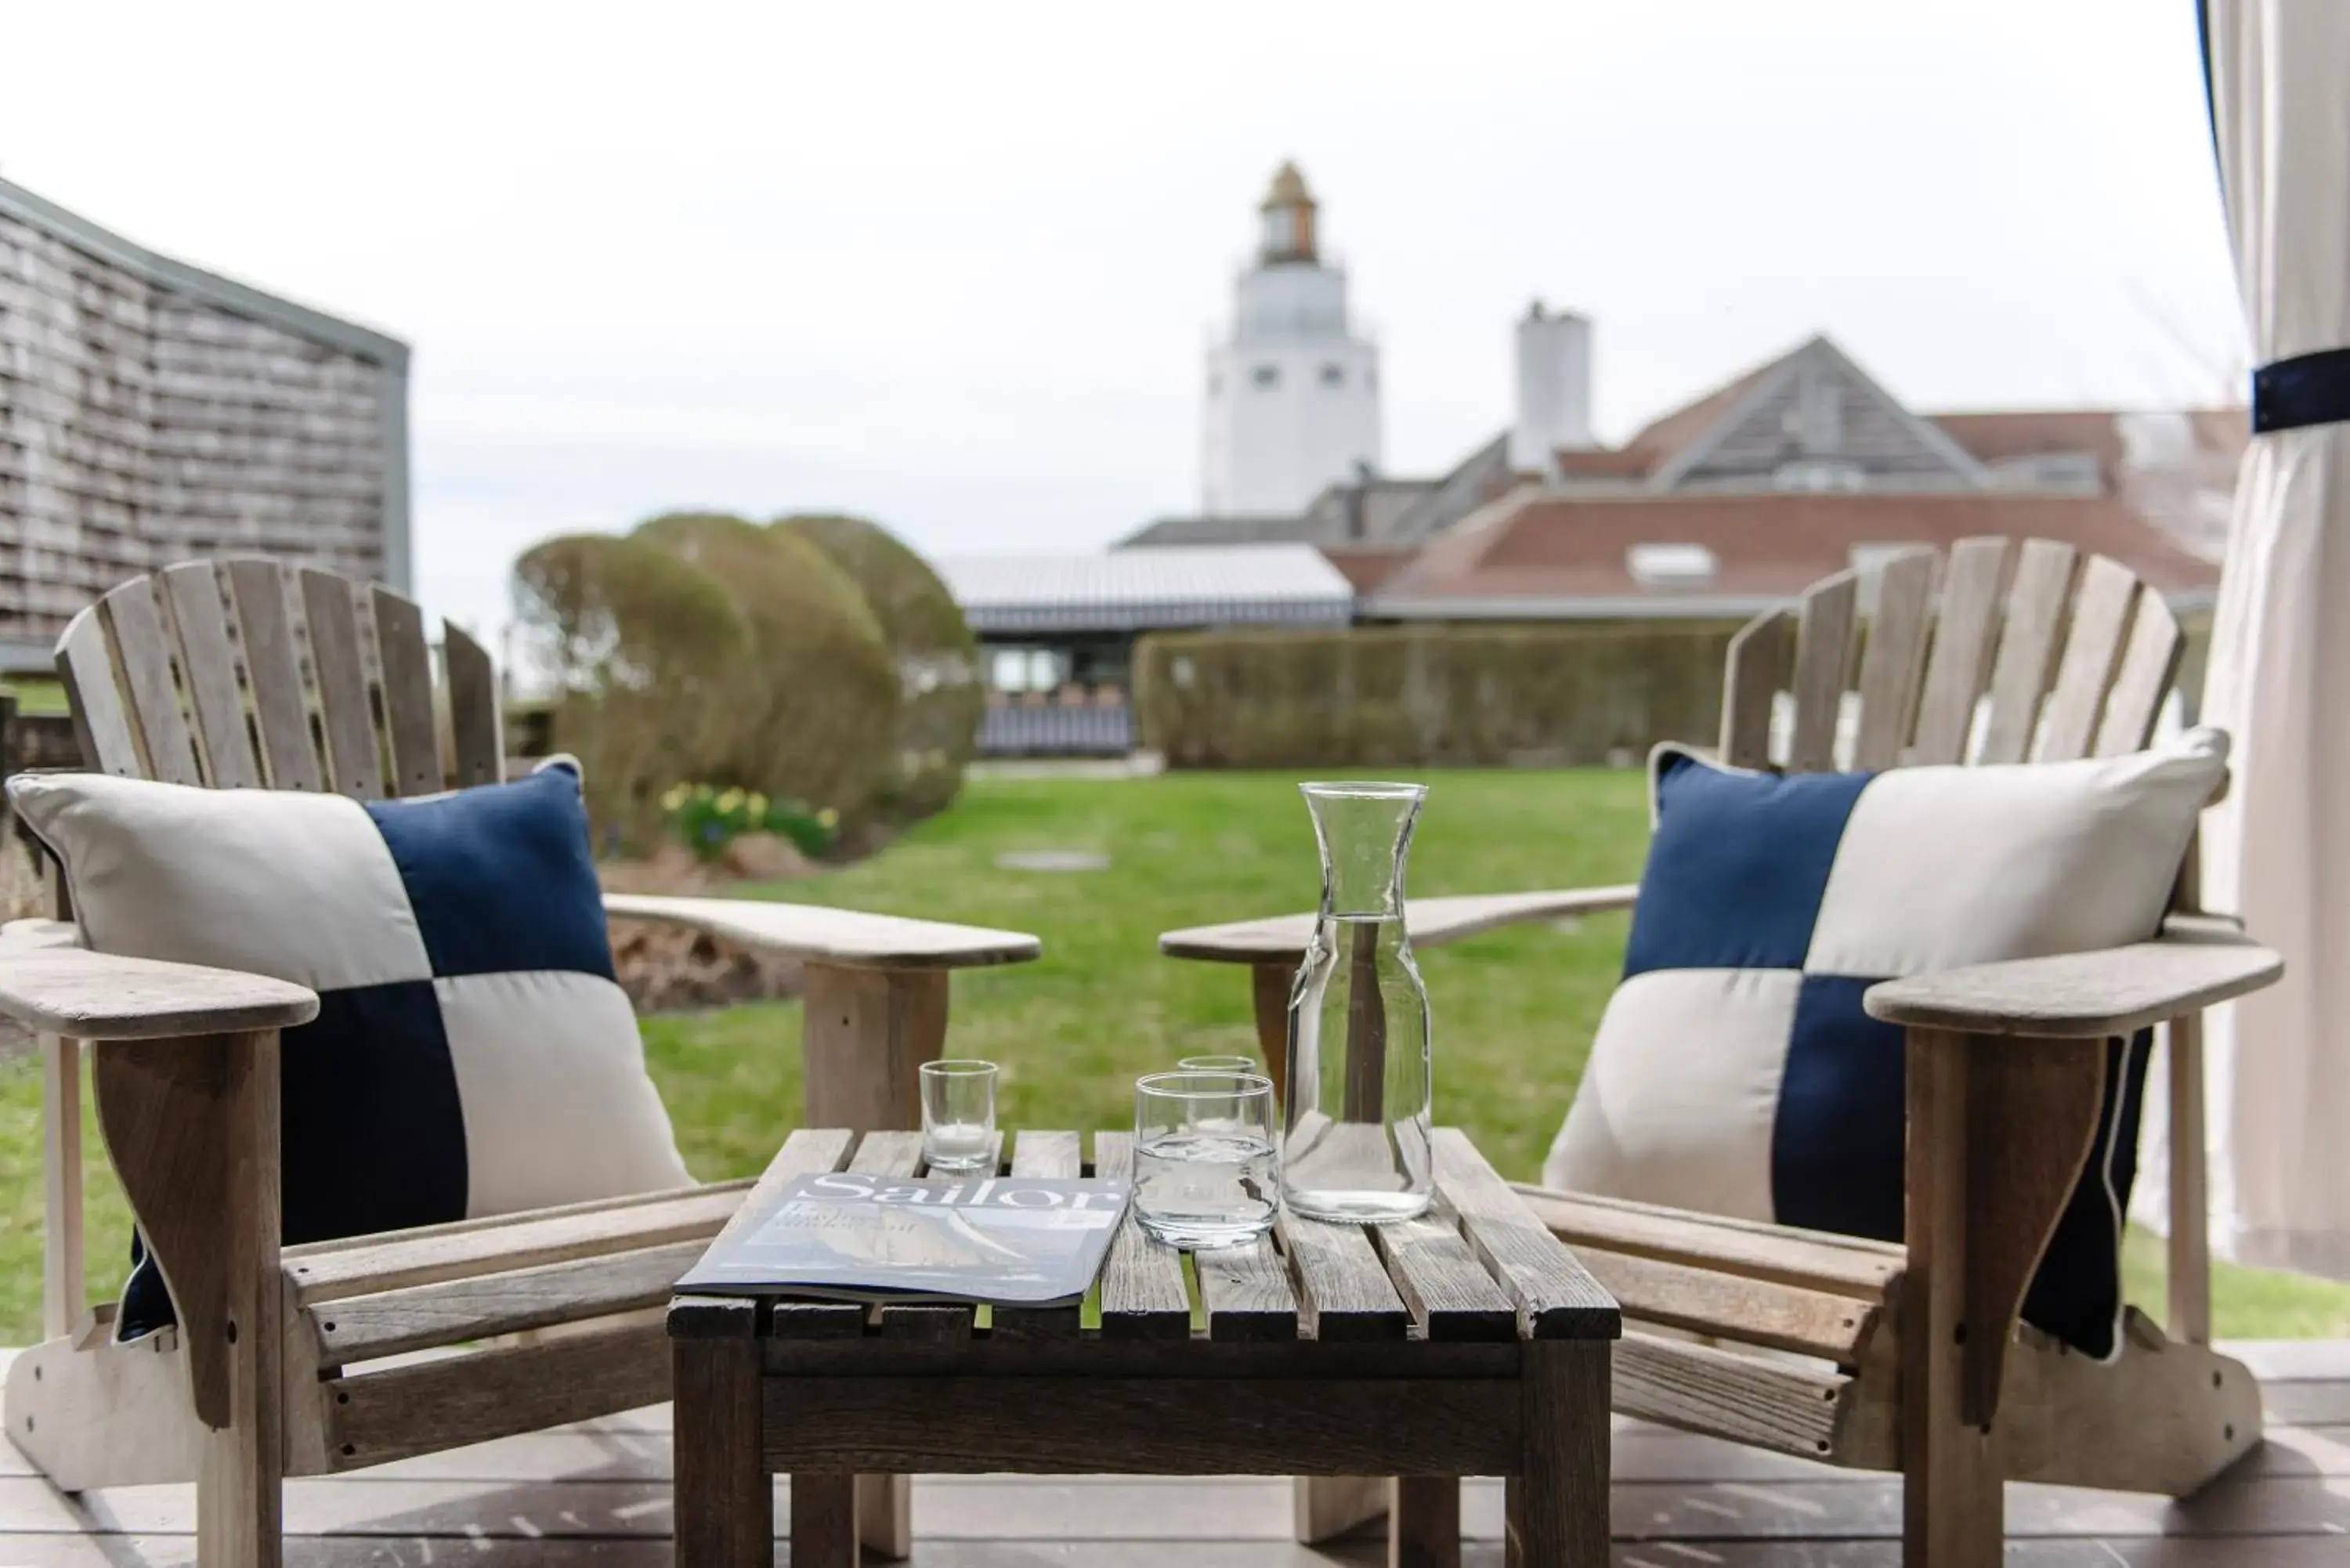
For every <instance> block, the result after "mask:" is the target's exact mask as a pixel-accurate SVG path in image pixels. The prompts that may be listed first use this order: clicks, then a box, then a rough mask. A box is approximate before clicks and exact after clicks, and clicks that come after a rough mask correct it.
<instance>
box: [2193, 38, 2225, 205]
mask: <svg viewBox="0 0 2350 1568" xmlns="http://www.w3.org/2000/svg"><path fill="white" fill-rule="evenodd" d="M2195 42H2196V43H2197V44H2198V45H2199V46H2200V47H2201V48H2202V51H2203V123H2204V124H2206V125H2208V126H2210V128H2211V167H2212V168H2213V169H2214V170H2216V171H2218V172H2219V176H2220V193H2221V195H2222V196H2223V197H2224V196H2225V195H2226V193H2227V188H2228V166H2227V165H2226V164H2225V163H2223V162H2221V161H2220V95H2219V94H2218V93H2217V92H2216V91H2215V90H2213V88H2212V86H2211V0H2195Z"/></svg>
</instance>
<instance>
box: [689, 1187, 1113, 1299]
mask: <svg viewBox="0 0 2350 1568" xmlns="http://www.w3.org/2000/svg"><path fill="white" fill-rule="evenodd" d="M1127 1192H1128V1184H1127V1183H1126V1182H1124V1181H1112V1180H1107V1179H1087V1180H1074V1179H1072V1180H1044V1179H1027V1178H1023V1177H997V1176H980V1175H974V1176H967V1177H961V1178H943V1177H930V1178H924V1179H915V1178H913V1177H903V1176H870V1175H867V1174H865V1173H863V1172H861V1171H854V1170H831V1171H824V1172H820V1173H818V1174H816V1175H809V1176H799V1177H795V1178H794V1179H792V1181H791V1183H790V1184H789V1185H788V1186H786V1187H785V1188H784V1189H782V1190H781V1191H779V1192H776V1193H775V1194H774V1195H773V1196H772V1197H771V1198H769V1199H765V1200H764V1203H763V1205H762V1207H763V1210H764V1211H763V1212H760V1213H758V1214H756V1215H754V1216H753V1217H752V1218H751V1220H750V1222H749V1223H748V1224H747V1225H745V1226H744V1227H743V1228H742V1229H740V1230H737V1231H734V1233H733V1235H732V1236H730V1237H723V1238H721V1239H720V1240H719V1241H718V1242H717V1243H715V1244H714V1245H712V1248H711V1249H710V1251H707V1252H705V1253H703V1254H702V1261H701V1262H698V1263H696V1264H695V1265H694V1266H693V1267H692V1268H691V1269H690V1270H688V1271H687V1272H686V1274H685V1277H684V1278H683V1279H681V1280H680V1281H678V1282H677V1288H678V1289H679V1290H680V1291H697V1292H701V1293H704V1294H709V1295H792V1296H817V1297H827V1298H833V1299H837V1300H843V1301H872V1302H880V1301H890V1302H906V1301H914V1302H924V1301H931V1302H986V1303H994V1304H1000V1305H1003V1306H1043V1305H1048V1304H1052V1303H1061V1302H1074V1301H1076V1300H1077V1299H1078V1298H1079V1297H1081V1296H1083V1295H1084V1294H1085V1293H1086V1290H1087V1287H1088V1286H1089V1285H1091V1284H1092V1283H1093V1282H1094V1276H1095V1275H1096V1274H1097V1273H1098V1272H1100V1270H1101V1264H1102V1259H1103V1258H1104V1257H1106V1256H1107V1254H1108V1252H1109V1242H1110V1237H1111V1236H1112V1235H1114V1234H1115V1233H1116V1232H1117V1230H1118V1220H1120V1219H1121V1218H1122V1217H1123V1216H1124V1215H1125V1213H1126V1202H1127Z"/></svg>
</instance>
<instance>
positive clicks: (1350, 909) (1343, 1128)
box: [1281, 783, 1436, 1223]
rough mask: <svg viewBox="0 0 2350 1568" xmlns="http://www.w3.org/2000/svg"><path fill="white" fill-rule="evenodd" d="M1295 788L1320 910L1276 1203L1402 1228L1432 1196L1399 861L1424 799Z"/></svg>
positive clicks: (1422, 1044)
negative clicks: (1318, 883) (1314, 853)
mask: <svg viewBox="0 0 2350 1568" xmlns="http://www.w3.org/2000/svg"><path fill="white" fill-rule="evenodd" d="M1298 788H1299V790H1300V791H1301V792H1302V793H1303V794H1305V805H1306V809H1307V810H1308V811H1309V812H1310V813H1311V814H1312V815H1313V817H1314V840H1315V845H1316V846H1318V847H1319V849H1320V851H1321V856H1322V908H1321V912H1320V914H1319V916H1318V917H1317V918H1316V919H1315V925H1314V940H1313V942H1312V944H1311V945H1310V946H1308V947H1307V948H1306V950H1305V961H1304V962H1302V963H1300V964H1299V965H1298V968H1297V981H1296V984H1295V986H1294V987H1293V988H1292V990H1291V992H1290V993H1289V1076H1288V1088H1289V1093H1288V1102H1289V1103H1288V1105H1287V1106H1285V1107H1284V1116H1285V1117H1286V1118H1287V1119H1286V1121H1285V1123H1284V1128H1283V1137H1282V1147H1281V1179H1282V1196H1283V1198H1284V1199H1285V1200H1286V1201H1287V1202H1288V1204H1289V1206H1290V1208H1292V1209H1293V1210H1296V1211H1297V1212H1298V1213H1300V1214H1305V1215H1308V1216H1311V1217H1312V1218H1314V1219H1316V1220H1351V1221H1354V1222H1356V1223H1361V1222H1364V1221H1370V1222H1373V1223H1376V1222H1378V1221H1379V1220H1409V1219H1410V1218H1412V1217H1413V1216H1414V1215H1417V1214H1420V1213H1424V1212H1425V1211H1426V1210H1427V1209H1428V1205H1429V1200H1430V1198H1431V1197H1432V1196H1433V1194H1434V1192H1435V1189H1436V1183H1435V1170H1434V1158H1433V1150H1432V1147H1431V1144H1430V1127H1429V1124H1430V1116H1429V1017H1428V987H1427V986H1426V985H1425V984H1423V983H1422V982H1421V981H1420V978H1419V965H1418V964H1416V963H1414V962H1413V961H1412V956H1411V939H1410V938H1409V935H1407V934H1406V932H1405V930H1404V923H1403V912H1404V892H1403V882H1404V862H1405V859H1406V858H1407V857H1409V854H1410V851H1411V830H1412V825H1413V824H1414V823H1415V822H1417V821H1418V820H1419V807H1420V802H1421V801H1422V800H1424V799H1425V798H1426V797H1427V794H1428V791H1427V788H1426V787H1425V786H1424V785H1420V784H1355V783H1347V784H1300V785H1299V786H1298Z"/></svg>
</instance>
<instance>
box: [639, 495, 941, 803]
mask: <svg viewBox="0 0 2350 1568" xmlns="http://www.w3.org/2000/svg"><path fill="white" fill-rule="evenodd" d="M629 538H630V539H631V540H632V541H635V542H639V543H641V544H643V545H648V546H650V547H651V548H653V549H655V550H658V551H662V552H666V553H667V554H668V555H670V556H672V557H673V558H675V559H677V560H678V561H681V562H683V563H688V564H690V565H691V566H694V567H696V568H698V569H699V570H700V571H702V573H704V574H706V575H707V576H708V577H709V578H710V579H711V580H712V582H713V583H714V584H715V585H716V586H717V587H718V589H719V590H720V592H722V593H723V594H724V595H725V597H727V599H728V600H729V601H730V603H731V604H732V606H733V610H734V613H735V614H736V616H737V617H739V618H740V619H741V621H742V624H743V628H744V629H745V632H746V635H747V640H748V649H747V652H746V656H745V657H744V658H743V659H742V661H741V663H740V664H739V666H738V668H737V669H736V670H734V671H733V679H732V680H730V681H729V682H728V690H727V692H726V696H725V698H724V701H725V702H726V705H727V709H728V723H727V726H726V731H725V739H724V742H723V744H722V745H720V746H719V747H717V748H716V749H715V751H714V752H713V753H707V754H705V757H704V758H703V759H702V765H701V766H700V767H699V769H697V770H694V771H692V772H691V774H689V773H688V772H687V771H686V763H687V761H688V759H684V758H681V759H679V762H680V771H679V773H678V774H677V776H676V779H672V780H671V782H672V783H674V782H677V781H678V780H682V779H685V778H688V777H689V776H691V777H692V778H694V779H695V780H696V781H707V782H709V783H712V784H721V785H723V784H736V785H740V786H741V787H743V789H746V790H752V789H755V790H762V791H764V792H765V793H767V794H770V795H775V796H778V797H782V798H786V799H791V800H796V801H799V802H802V803H805V804H806V805H807V806H809V807H811V808H813V809H819V810H831V811H835V812H837V813H838V815H840V817H841V818H843V819H846V820H849V821H855V820H857V819H858V817H860V816H862V815H866V814H868V811H869V810H870V809H871V808H872V807H873V805H874V803H875V798H876V796H877V795H878V794H879V793H880V791H881V789H882V788H883V786H884V784H885V783H886V782H887V780H888V779H889V774H890V772H891V770H892V766H893V756H894V753H895V749H896V738H897V732H898V707H899V702H898V685H899V682H898V671H897V668H896V664H895V661H894V660H893V659H891V657H890V653H889V643H888V641H887V640H886V639H884V637H883V635H882V631H881V626H880V623H879V620H878V619H877V618H875V616H874V613H873V610H872V608H871V607H869V606H868V604H867V603H866V600H865V595H864V593H863V592H862V591H861V590H860V589H859V588H858V586H857V584H856V582H855V580H854V579H852V578H851V577H850V576H848V574H847V573H846V572H844V571H842V570H841V569H840V567H838V566H836V565H834V564H833V561H832V559H831V557H830V556H827V555H826V554H825V552H824V551H822V550H820V549H818V548H817V547H816V545H813V544H811V543H809V542H808V541H807V540H806V539H803V538H800V537H798V536H796V535H791V534H785V533H778V532H776V531H775V530H773V529H768V528H762V527H760V526H759V525H758V524H755V523H752V522H750V521H748V520H747V519H744V518H741V517H735V516H730V515H727V514H723V513H707V512H678V513H671V514H666V515H664V516H660V517H655V518H652V519H650V520H649V521H647V522H645V523H642V524H639V525H638V526H637V528H636V531H635V532H634V533H632V534H631V535H629Z"/></svg>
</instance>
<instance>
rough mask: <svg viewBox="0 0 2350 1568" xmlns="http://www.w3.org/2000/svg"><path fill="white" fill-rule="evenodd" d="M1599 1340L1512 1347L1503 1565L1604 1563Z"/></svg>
mask: <svg viewBox="0 0 2350 1568" xmlns="http://www.w3.org/2000/svg"><path fill="white" fill-rule="evenodd" d="M1607 1355H1608V1344H1607V1341H1606V1340H1559V1339H1548V1340H1544V1339H1534V1340H1527V1341H1525V1342H1524V1343H1523V1344H1522V1345H1520V1346H1519V1348H1518V1358H1519V1359H1518V1365H1519V1374H1518V1378H1519V1410H1520V1415H1519V1422H1520V1428H1521V1430H1522V1432H1523V1436H1522V1437H1521V1438H1520V1440H1519V1450H1518V1451H1519V1460H1518V1473H1517V1474H1515V1475H1513V1476H1512V1477H1510V1478H1509V1480H1508V1488H1507V1498H1508V1509H1509V1562H1510V1563H1511V1568H1604V1565H1605V1564H1606V1563H1607V1397H1608V1384H1607Z"/></svg>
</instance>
